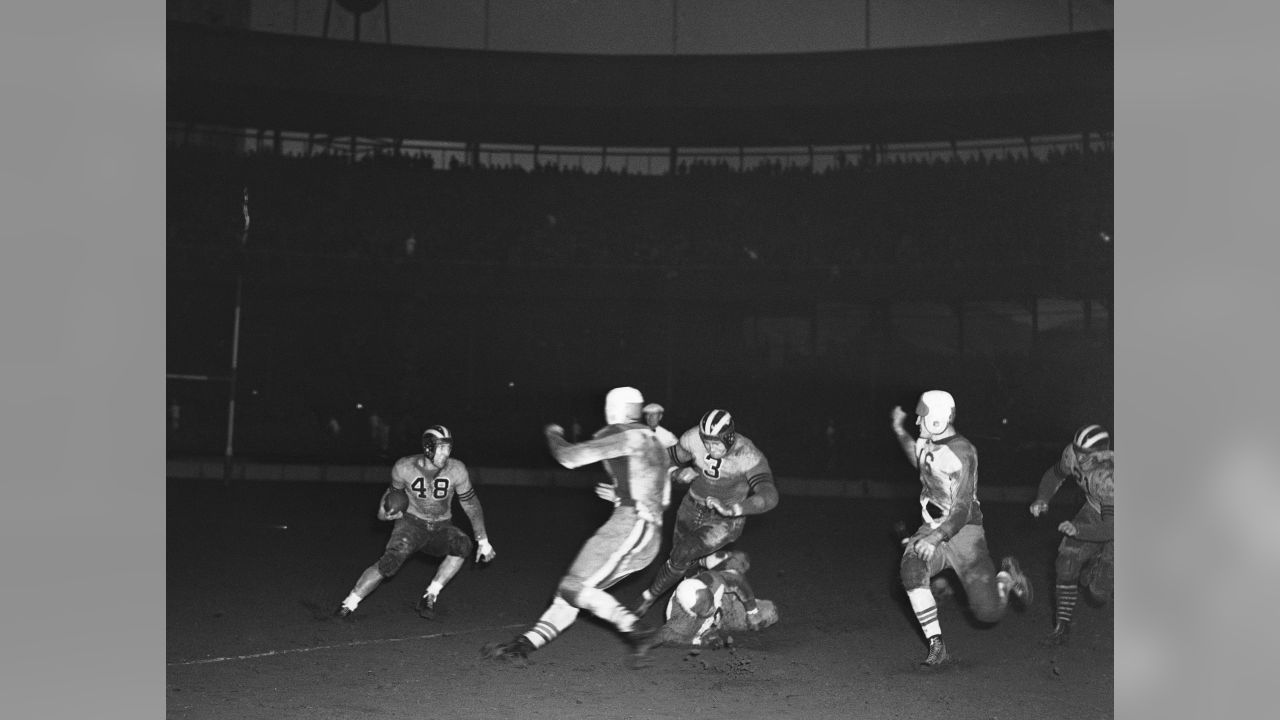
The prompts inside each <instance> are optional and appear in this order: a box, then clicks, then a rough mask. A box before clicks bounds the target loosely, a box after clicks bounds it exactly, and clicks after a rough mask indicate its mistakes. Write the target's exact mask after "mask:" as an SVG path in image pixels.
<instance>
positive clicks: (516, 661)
mask: <svg viewBox="0 0 1280 720" xmlns="http://www.w3.org/2000/svg"><path fill="white" fill-rule="evenodd" d="M536 649H537V648H535V647H534V646H533V643H531V642H529V638H527V637H525V636H523V635H517V636H516V637H514V638H512V639H511V640H508V641H507V642H504V643H486V644H485V645H484V646H483V647H481V648H480V654H481V655H482V656H484V657H486V658H488V659H490V660H498V661H501V662H509V663H512V664H513V665H519V666H520V667H524V666H525V665H526V664H527V663H528V661H529V653H531V652H533V651H534V650H536Z"/></svg>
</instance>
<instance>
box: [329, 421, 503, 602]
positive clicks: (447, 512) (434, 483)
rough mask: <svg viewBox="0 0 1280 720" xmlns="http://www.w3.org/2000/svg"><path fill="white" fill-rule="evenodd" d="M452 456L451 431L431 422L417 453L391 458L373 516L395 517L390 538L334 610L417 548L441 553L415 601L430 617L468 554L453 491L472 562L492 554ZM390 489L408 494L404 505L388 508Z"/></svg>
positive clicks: (467, 481) (463, 470)
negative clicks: (466, 524)
mask: <svg viewBox="0 0 1280 720" xmlns="http://www.w3.org/2000/svg"><path fill="white" fill-rule="evenodd" d="M452 455H453V434H452V433H450V432H449V429H448V428H446V427H445V426H443V425H432V426H431V427H429V428H427V429H426V431H425V432H423V433H422V453H421V454H420V455H408V456H406V457H402V458H400V459H399V460H397V461H396V464H395V466H394V467H392V469H391V486H390V487H389V488H387V489H386V490H385V491H383V493H382V499H381V500H379V502H378V519H379V520H394V521H395V526H393V527H392V528H391V539H390V540H389V541H388V542H387V548H386V550H385V551H384V552H383V553H382V557H381V558H379V559H378V562H376V563H374V564H373V565H370V566H369V567H367V568H365V571H364V572H363V573H361V574H360V579H358V580H356V584H355V587H353V588H351V592H350V594H348V595H347V597H346V599H345V600H343V601H342V604H341V605H339V606H338V609H337V610H336V611H334V615H336V616H338V617H342V618H346V617H348V616H350V615H351V613H353V612H355V611H356V608H357V607H359V606H360V601H361V600H363V599H364V598H366V597H368V595H369V593H371V592H373V591H374V589H375V588H377V587H378V585H380V584H382V581H383V580H385V579H387V578H389V577H391V576H392V575H395V574H396V572H397V571H398V570H400V566H401V565H403V564H404V561H405V560H407V559H409V556H410V555H413V554H414V553H415V552H419V551H421V552H423V553H425V554H427V555H431V556H434V557H443V558H444V559H443V560H441V561H440V567H439V568H438V569H437V570H436V575H435V578H433V579H432V580H431V584H430V585H427V589H426V592H424V593H423V594H422V598H421V599H420V600H418V604H417V611H418V615H420V616H421V617H423V618H424V619H427V620H434V619H435V617H436V610H437V602H438V600H439V598H440V593H441V592H442V591H443V590H444V586H445V585H447V584H449V581H450V580H452V579H453V576H454V575H457V574H458V570H460V569H462V564H463V562H465V561H466V558H467V556H468V555H470V554H471V538H469V537H467V535H466V533H464V532H462V530H460V529H458V528H457V527H455V526H454V524H453V522H452V521H451V518H452V517H453V515H452V510H451V507H452V505H453V498H454V496H455V495H456V496H457V498H458V502H459V503H460V504H461V505H462V509H463V510H464V511H465V512H466V513H467V517H468V518H470V519H471V528H472V530H474V531H475V534H476V562H489V561H490V560H492V559H493V558H494V556H495V555H496V554H497V553H495V552H494V550H493V546H492V545H490V544H489V536H488V534H487V533H486V532H485V528H484V510H483V509H482V508H481V507H480V498H479V497H477V496H476V491H475V488H473V487H472V486H471V475H470V474H469V473H468V472H467V466H466V465H464V464H463V463H462V461H461V460H458V459H457V458H454V457H453V456H452ZM392 490H403V491H405V492H406V493H408V495H409V507H408V508H406V509H405V510H404V511H398V510H397V511H392V512H388V510H387V506H386V499H387V493H389V492H391V491H392Z"/></svg>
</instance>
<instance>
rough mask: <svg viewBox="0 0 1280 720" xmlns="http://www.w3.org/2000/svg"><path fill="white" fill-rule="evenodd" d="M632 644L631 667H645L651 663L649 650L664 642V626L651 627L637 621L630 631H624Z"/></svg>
mask: <svg viewBox="0 0 1280 720" xmlns="http://www.w3.org/2000/svg"><path fill="white" fill-rule="evenodd" d="M623 635H624V636H625V637H626V638H627V642H628V643H629V644H630V645H631V667H633V668H638V667H644V666H645V665H648V664H649V650H651V649H653V648H654V647H657V646H658V645H659V644H660V643H661V642H662V628H661V627H649V626H648V625H646V624H644V623H643V622H637V623H636V625H635V627H633V628H632V629H631V631H630V632H627V633H623Z"/></svg>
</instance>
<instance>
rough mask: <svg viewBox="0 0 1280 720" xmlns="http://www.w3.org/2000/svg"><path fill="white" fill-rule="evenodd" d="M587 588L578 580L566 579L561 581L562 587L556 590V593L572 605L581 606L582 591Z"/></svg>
mask: <svg viewBox="0 0 1280 720" xmlns="http://www.w3.org/2000/svg"><path fill="white" fill-rule="evenodd" d="M585 587H586V586H585V585H583V584H582V581H581V580H579V579H578V578H564V579H563V580H561V581H560V585H559V586H558V587H557V588H556V592H557V593H559V595H560V597H562V598H564V599H565V600H566V601H567V602H568V603H569V604H570V605H572V606H574V607H578V606H579V599H580V598H581V597H582V591H583V589H584V588H585Z"/></svg>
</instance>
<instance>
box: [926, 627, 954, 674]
mask: <svg viewBox="0 0 1280 720" xmlns="http://www.w3.org/2000/svg"><path fill="white" fill-rule="evenodd" d="M949 662H951V656H950V655H949V654H947V644H946V643H944V642H942V636H941V635H934V636H933V637H931V638H929V654H928V655H927V656H925V659H924V660H923V661H921V662H920V667H922V668H936V667H941V666H942V665H946V664H947V663H949Z"/></svg>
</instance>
